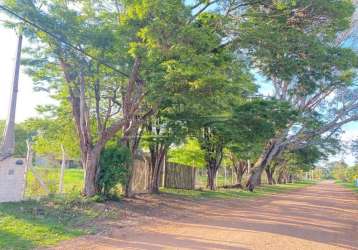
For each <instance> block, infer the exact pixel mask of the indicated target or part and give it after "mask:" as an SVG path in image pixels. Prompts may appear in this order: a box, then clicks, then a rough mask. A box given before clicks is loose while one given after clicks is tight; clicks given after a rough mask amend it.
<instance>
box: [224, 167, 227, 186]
mask: <svg viewBox="0 0 358 250" xmlns="http://www.w3.org/2000/svg"><path fill="white" fill-rule="evenodd" d="M226 178H227V172H226V167H224V185H225V186H226Z"/></svg>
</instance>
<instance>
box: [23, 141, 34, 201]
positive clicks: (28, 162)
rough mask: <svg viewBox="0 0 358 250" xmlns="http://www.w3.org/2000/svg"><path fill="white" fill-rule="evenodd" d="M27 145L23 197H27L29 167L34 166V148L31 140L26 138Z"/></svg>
mask: <svg viewBox="0 0 358 250" xmlns="http://www.w3.org/2000/svg"><path fill="white" fill-rule="evenodd" d="M26 145H27V153H26V164H25V171H24V180H25V181H24V187H23V190H22V198H23V199H24V198H25V194H26V188H27V173H28V170H29V168H31V166H32V148H31V142H30V141H29V140H26Z"/></svg>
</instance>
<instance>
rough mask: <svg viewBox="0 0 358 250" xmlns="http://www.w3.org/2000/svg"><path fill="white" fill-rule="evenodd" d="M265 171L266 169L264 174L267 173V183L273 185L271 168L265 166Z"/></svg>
mask: <svg viewBox="0 0 358 250" xmlns="http://www.w3.org/2000/svg"><path fill="white" fill-rule="evenodd" d="M265 171H266V175H267V182H268V184H269V185H273V177H272V175H273V173H272V172H271V170H270V169H269V168H266V169H265Z"/></svg>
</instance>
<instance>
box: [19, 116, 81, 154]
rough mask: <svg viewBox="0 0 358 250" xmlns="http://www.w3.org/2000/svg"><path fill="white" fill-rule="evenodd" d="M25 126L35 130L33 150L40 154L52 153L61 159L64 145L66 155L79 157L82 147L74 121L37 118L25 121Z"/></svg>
mask: <svg viewBox="0 0 358 250" xmlns="http://www.w3.org/2000/svg"><path fill="white" fill-rule="evenodd" d="M24 126H26V128H28V129H29V130H31V131H34V133H33V136H32V143H33V150H34V151H35V152H36V153H37V154H39V155H51V156H54V157H56V158H57V159H61V156H62V150H61V145H63V147H64V149H65V153H66V157H67V158H69V159H79V157H80V152H79V151H80V149H79V142H78V139H77V135H76V131H75V128H74V125H73V122H72V121H71V120H68V119H61V118H59V117H58V118H42V119H41V118H35V119H29V120H27V121H25V122H24Z"/></svg>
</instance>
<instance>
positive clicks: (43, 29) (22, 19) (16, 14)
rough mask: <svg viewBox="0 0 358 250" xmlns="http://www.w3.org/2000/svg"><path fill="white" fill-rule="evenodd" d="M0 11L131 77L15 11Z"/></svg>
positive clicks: (4, 8)
mask: <svg viewBox="0 0 358 250" xmlns="http://www.w3.org/2000/svg"><path fill="white" fill-rule="evenodd" d="M0 9H2V10H4V11H5V12H7V13H9V14H11V15H13V16H15V17H16V18H18V19H20V20H21V21H23V22H25V23H27V24H29V25H31V26H33V27H35V28H36V29H38V30H40V31H42V32H44V33H46V34H47V35H49V36H51V37H52V38H54V39H55V40H57V41H59V42H61V43H63V44H65V45H66V46H67V47H69V48H71V49H73V50H76V51H78V52H80V53H82V54H83V55H85V56H87V57H89V58H91V59H93V60H95V61H97V62H99V63H100V64H102V65H104V66H106V67H108V68H110V69H112V70H113V71H115V72H117V73H119V74H121V75H123V76H125V77H129V75H128V74H127V73H124V72H123V71H120V70H118V69H116V68H115V67H114V66H112V65H110V64H109V63H107V62H104V61H103V60H101V59H99V58H97V57H95V56H93V55H91V54H89V53H87V52H86V51H84V50H83V49H81V48H78V47H77V46H75V45H73V44H71V43H70V42H68V41H65V40H63V39H62V38H60V37H58V36H57V35H55V34H53V33H52V32H50V31H48V30H46V29H45V28H43V27H41V26H40V25H38V24H36V23H34V22H32V21H30V20H28V19H27V18H25V17H23V16H21V15H19V14H18V13H16V12H15V11H13V10H11V9H9V8H7V7H6V6H4V5H1V4H0Z"/></svg>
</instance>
